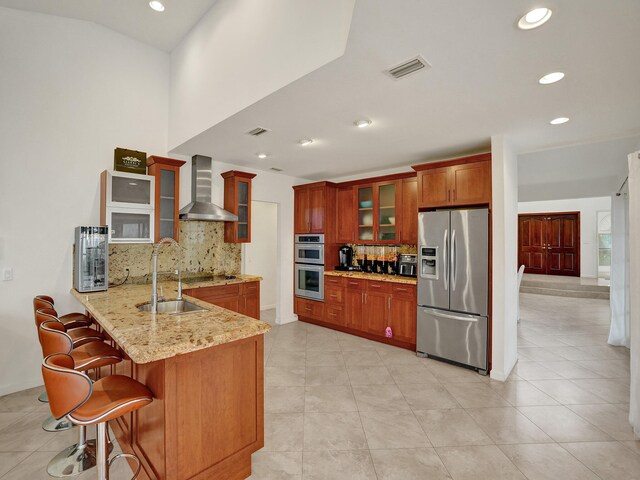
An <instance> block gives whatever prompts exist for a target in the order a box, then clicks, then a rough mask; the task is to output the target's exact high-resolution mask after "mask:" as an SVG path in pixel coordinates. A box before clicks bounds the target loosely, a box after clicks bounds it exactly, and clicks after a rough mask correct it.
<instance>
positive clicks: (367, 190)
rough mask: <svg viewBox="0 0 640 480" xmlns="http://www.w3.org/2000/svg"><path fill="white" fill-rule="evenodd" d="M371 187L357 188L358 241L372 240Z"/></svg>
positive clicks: (372, 211) (372, 210) (372, 209)
mask: <svg viewBox="0 0 640 480" xmlns="http://www.w3.org/2000/svg"><path fill="white" fill-rule="evenodd" d="M373 213H374V208H373V187H364V186H363V187H358V240H359V241H362V242H372V241H373V238H374V235H373V234H374V221H373Z"/></svg>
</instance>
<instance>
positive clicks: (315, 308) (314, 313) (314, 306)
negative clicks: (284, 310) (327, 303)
mask: <svg viewBox="0 0 640 480" xmlns="http://www.w3.org/2000/svg"><path fill="white" fill-rule="evenodd" d="M296 314H298V315H299V316H301V317H307V318H314V319H316V320H322V319H323V317H324V303H323V302H317V301H315V300H307V299H306V298H296Z"/></svg>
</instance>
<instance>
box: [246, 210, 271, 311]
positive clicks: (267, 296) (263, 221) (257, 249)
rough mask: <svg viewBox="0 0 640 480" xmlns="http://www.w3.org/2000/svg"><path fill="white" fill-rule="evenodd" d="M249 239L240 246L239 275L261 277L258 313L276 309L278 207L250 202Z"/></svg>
mask: <svg viewBox="0 0 640 480" xmlns="http://www.w3.org/2000/svg"><path fill="white" fill-rule="evenodd" d="M251 238H252V241H251V242H250V243H243V244H242V273H248V274H250V275H259V276H261V277H262V282H261V283H260V309H261V310H267V309H270V308H276V299H277V295H276V287H277V280H276V275H277V271H278V204H276V203H269V202H257V201H255V200H253V201H252V202H251Z"/></svg>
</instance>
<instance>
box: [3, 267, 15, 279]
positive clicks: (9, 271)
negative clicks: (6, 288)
mask: <svg viewBox="0 0 640 480" xmlns="http://www.w3.org/2000/svg"><path fill="white" fill-rule="evenodd" d="M2 280H4V281H5V282H10V281H11V280H13V268H5V269H3V270H2Z"/></svg>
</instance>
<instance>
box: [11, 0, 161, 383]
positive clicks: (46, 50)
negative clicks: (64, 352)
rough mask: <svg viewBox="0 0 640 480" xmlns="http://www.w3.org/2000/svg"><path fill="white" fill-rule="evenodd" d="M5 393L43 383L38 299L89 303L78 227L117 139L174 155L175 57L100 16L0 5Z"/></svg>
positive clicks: (89, 211) (63, 306)
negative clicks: (77, 250)
mask: <svg viewBox="0 0 640 480" xmlns="http://www.w3.org/2000/svg"><path fill="white" fill-rule="evenodd" d="M0 59H1V61H2V64H1V68H0V105H1V107H0V145H2V156H1V157H0V167H1V169H0V172H1V173H0V269H1V268H3V267H13V269H14V280H13V281H12V282H2V281H0V305H2V308H1V309H0V364H2V365H5V366H6V365H10V366H11V367H10V368H2V369H1V370H0V395H2V394H5V393H9V392H12V391H17V390H21V389H23V388H27V387H31V386H35V385H38V384H41V383H42V380H41V376H40V363H41V361H42V352H41V350H40V347H39V344H38V341H37V337H36V329H35V324H34V319H33V310H32V308H33V307H32V298H33V296H34V295H35V294H39V293H46V294H49V295H52V296H54V297H55V298H56V300H57V301H56V306H57V307H58V309H59V310H60V312H61V313H66V312H68V311H70V310H72V309H77V308H78V305H77V303H75V302H74V301H72V300H71V296H70V295H69V289H70V288H71V278H72V258H71V251H72V244H73V229H74V227H75V226H77V225H96V224H98V222H99V173H100V172H101V171H102V170H104V169H107V168H113V149H114V148H115V147H118V146H121V147H128V148H135V149H138V150H143V151H146V152H148V153H154V154H160V155H164V154H166V150H167V147H166V144H167V125H168V92H169V56H168V55H167V54H165V53H163V52H160V51H158V50H155V49H153V48H151V47H149V46H146V45H144V44H142V43H139V42H137V41H134V40H131V39H129V38H128V37H125V36H123V35H121V34H118V33H115V32H113V31H111V30H108V29H106V28H104V27H100V26H98V25H96V24H93V23H88V22H82V21H78V20H72V19H67V18H62V17H54V16H48V15H41V14H36V13H29V12H24V11H18V10H10V9H5V8H0Z"/></svg>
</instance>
